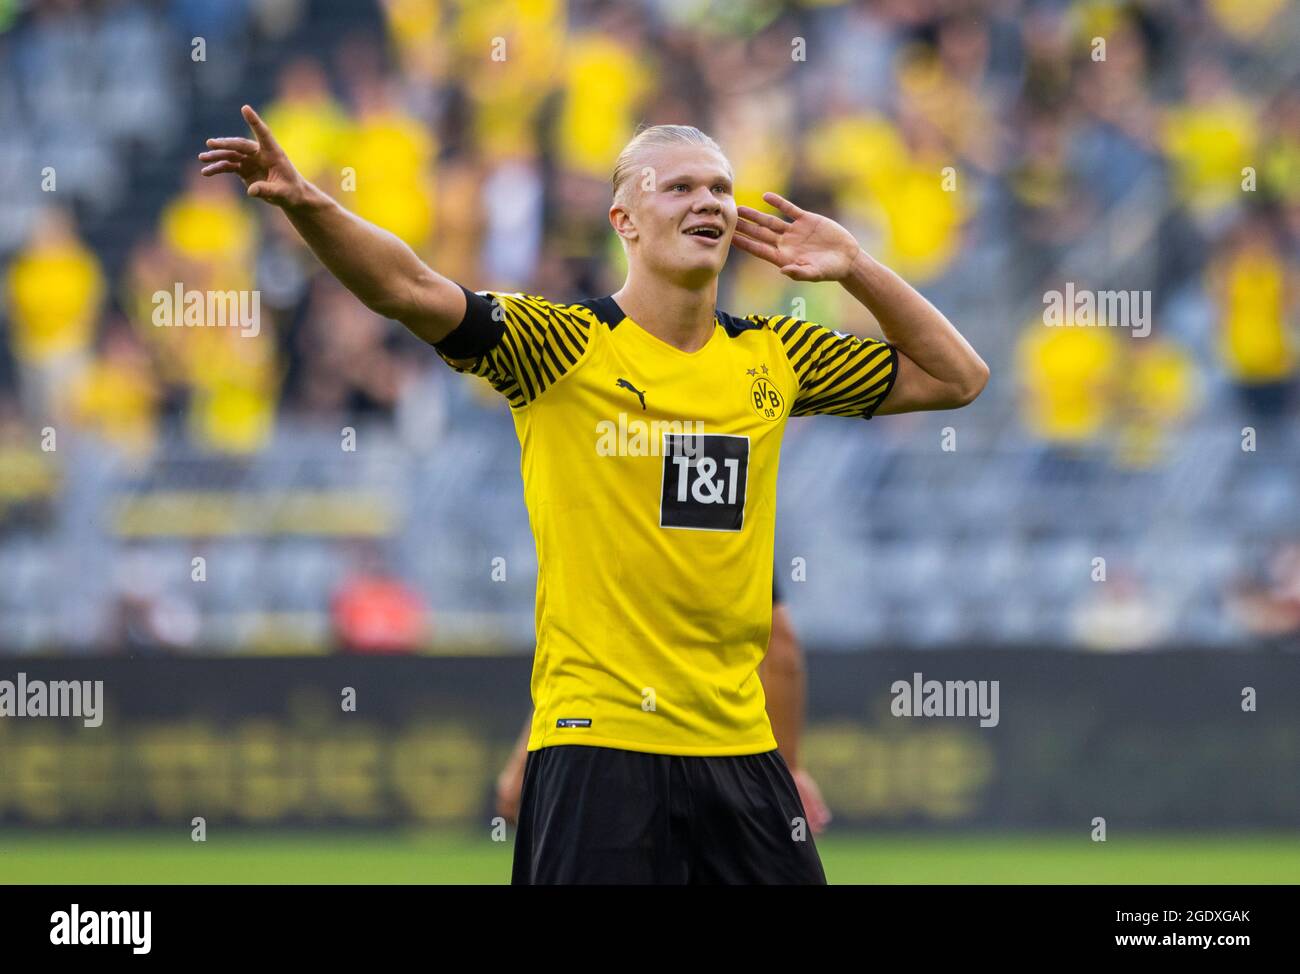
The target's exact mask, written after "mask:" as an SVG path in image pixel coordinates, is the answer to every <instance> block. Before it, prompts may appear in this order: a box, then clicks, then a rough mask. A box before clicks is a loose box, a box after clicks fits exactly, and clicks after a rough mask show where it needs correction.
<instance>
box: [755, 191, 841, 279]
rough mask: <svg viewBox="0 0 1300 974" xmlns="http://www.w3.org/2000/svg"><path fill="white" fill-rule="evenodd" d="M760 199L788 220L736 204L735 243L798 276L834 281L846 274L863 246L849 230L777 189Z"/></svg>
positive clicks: (782, 269)
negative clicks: (789, 198)
mask: <svg viewBox="0 0 1300 974" xmlns="http://www.w3.org/2000/svg"><path fill="white" fill-rule="evenodd" d="M763 199H764V200H765V201H766V202H768V203H770V204H771V205H772V206H774V207H776V208H777V209H778V210H780V211H781V213H783V214H784V215H785V216H787V217H789V218H790V220H789V222H787V221H786V220H783V219H781V218H780V217H778V216H773V215H772V214H771V213H763V212H761V211H759V210H755V209H753V208H751V207H748V206H738V207H736V214H737V216H738V217H739V219H738V220H737V221H736V233H735V235H734V236H733V237H732V238H731V244H732V246H733V247H736V248H737V249H739V250H743V251H745V253H747V254H753V255H754V256H755V257H759V258H762V259H763V260H765V261H767V262H768V263H769V264H774V265H775V266H776V267H778V268H780V270H781V273H782V274H784V275H785V276H786V277H789V278H793V279H794V280H796V281H838V280H841V279H842V278H843V277H844V276H845V275H847V274H848V272H849V269H850V268H851V267H852V266H853V261H854V259H855V258H856V257H857V256H858V253H859V251H860V249H861V248H860V247H859V246H858V242H857V240H856V239H854V236H853V234H851V233H849V232H848V231H847V230H845V229H844V228H843V227H842V226H840V225H839V224H838V223H836V222H835V221H834V220H831V219H829V218H828V217H824V216H820V215H819V214H817V213H809V212H808V211H807V210H801V209H799V207H797V206H795V205H794V204H793V203H791V202H790V201H789V200H788V199H786V198H785V197H783V196H778V195H777V194H776V193H764V194H763Z"/></svg>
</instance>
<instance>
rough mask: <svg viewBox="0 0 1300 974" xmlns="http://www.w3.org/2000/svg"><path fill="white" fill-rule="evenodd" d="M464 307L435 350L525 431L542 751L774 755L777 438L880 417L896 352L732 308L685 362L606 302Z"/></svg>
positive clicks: (498, 302) (536, 720)
mask: <svg viewBox="0 0 1300 974" xmlns="http://www.w3.org/2000/svg"><path fill="white" fill-rule="evenodd" d="M465 294H466V300H467V301H468V302H469V307H468V309H467V311H466V315H465V320H464V321H462V322H461V324H460V325H459V326H458V327H457V328H456V329H455V330H454V331H453V332H452V333H451V334H450V335H448V336H447V337H446V338H445V339H443V340H442V341H440V342H438V343H437V344H436V345H435V346H434V347H435V348H436V350H437V351H438V353H439V355H440V356H441V357H442V358H443V359H444V360H445V361H447V362H448V364H450V365H451V366H452V367H453V368H455V369H456V370H457V371H460V372H468V373H472V374H474V375H478V376H481V377H483V378H485V379H487V380H488V382H490V383H491V384H492V386H493V387H494V388H495V389H496V390H497V391H498V392H500V393H501V394H502V395H504V396H505V397H506V399H507V400H508V402H509V404H510V407H511V412H512V414H513V417H514V422H515V429H516V432H517V433H518V436H519V442H520V447H521V468H522V473H523V480H524V499H525V503H526V505H527V508H528V515H529V521H530V523H531V527H532V531H533V537H534V540H535V543H536V546H537V563H538V573H537V606H536V625H537V651H536V657H535V659H534V664H533V675H532V697H533V704H534V714H533V724H532V730H531V734H530V736H529V740H528V749H529V750H530V751H531V750H537V749H538V748H543V747H549V746H553V745H559V744H587V745H596V746H602V747H613V748H621V749H625V750H632V751H646V752H651V753H658V754H683V755H735V754H757V753H762V752H764V751H771V750H773V749H774V748H775V747H776V740H775V738H774V737H773V735H772V727H771V724H770V722H769V720H768V717H767V710H766V701H765V699H764V696H763V687H762V684H761V683H760V682H759V677H758V665H759V663H760V662H761V661H762V659H763V656H764V654H765V653H766V652H767V644H768V636H769V633H770V629H771V620H772V559H773V538H774V532H775V522H776V481H777V465H778V461H779V458H780V446H781V436H782V433H783V431H784V429H785V424H786V422H787V421H788V420H789V418H790V417H791V416H806V415H812V414H814V413H828V414H833V415H838V416H848V417H861V418H864V419H870V418H871V415H872V413H874V412H875V410H876V408H877V407H878V406H879V405H880V403H881V402H882V401H883V400H884V399H885V397H886V396H887V395H888V394H889V391H890V389H891V388H892V386H893V383H894V378H895V375H896V371H897V362H898V353H897V351H896V350H895V349H894V347H893V346H892V345H890V344H888V343H886V342H881V341H876V340H873V339H863V338H858V337H855V336H852V335H848V334H844V333H841V332H836V331H832V330H830V329H828V328H825V327H823V326H822V325H819V324H815V323H812V322H807V321H801V320H798V319H794V318H788V317H782V316H771V317H769V316H763V315H750V316H748V317H746V318H737V317H733V316H732V315H729V314H726V313H725V312H721V311H719V312H717V314H716V316H715V320H714V329H713V334H712V336H711V337H710V338H709V340H708V342H707V343H706V344H705V345H704V347H703V348H701V349H699V350H698V351H696V352H693V353H687V352H684V351H682V350H680V349H678V348H675V347H674V346H672V345H669V344H667V343H666V342H664V341H662V340H660V339H659V338H656V337H655V336H653V335H651V334H650V333H649V332H648V331H646V330H645V329H643V328H642V327H641V326H640V325H638V324H637V323H636V322H635V321H633V320H631V319H630V318H628V317H627V316H626V315H624V314H623V312H622V310H621V309H620V308H619V307H618V305H617V303H616V302H615V301H614V299H613V298H610V297H606V298H598V299H595V300H592V301H586V302H581V303H576V304H556V303H552V302H550V301H547V300H545V299H544V298H541V297H536V296H526V295H520V294H500V293H494V292H486V291H485V292H479V293H475V292H471V291H468V290H466V292H465Z"/></svg>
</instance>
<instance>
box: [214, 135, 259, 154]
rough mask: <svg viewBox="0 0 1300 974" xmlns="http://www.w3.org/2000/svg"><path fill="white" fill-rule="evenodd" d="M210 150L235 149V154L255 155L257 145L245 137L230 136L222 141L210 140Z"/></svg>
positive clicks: (221, 139)
mask: <svg viewBox="0 0 1300 974" xmlns="http://www.w3.org/2000/svg"><path fill="white" fill-rule="evenodd" d="M208 148H209V149H233V150H234V151H235V152H242V153H244V155H253V154H254V153H256V152H257V143H256V142H254V141H253V140H252V139H246V138H244V137H243V136H230V137H223V138H220V139H208Z"/></svg>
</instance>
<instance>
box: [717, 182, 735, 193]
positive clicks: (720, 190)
mask: <svg viewBox="0 0 1300 974" xmlns="http://www.w3.org/2000/svg"><path fill="white" fill-rule="evenodd" d="M713 191H714V192H715V193H730V192H731V190H730V189H729V188H728V187H726V186H724V185H723V184H722V183H718V185H716V186H714V187H713Z"/></svg>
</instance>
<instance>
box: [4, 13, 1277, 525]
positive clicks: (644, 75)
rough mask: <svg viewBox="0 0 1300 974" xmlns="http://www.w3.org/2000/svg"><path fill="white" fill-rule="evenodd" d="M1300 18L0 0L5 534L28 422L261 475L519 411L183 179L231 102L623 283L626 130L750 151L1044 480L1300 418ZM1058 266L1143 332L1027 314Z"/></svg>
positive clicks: (475, 226)
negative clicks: (951, 352) (942, 337)
mask: <svg viewBox="0 0 1300 974" xmlns="http://www.w3.org/2000/svg"><path fill="white" fill-rule="evenodd" d="M1297 17H1298V14H1297V10H1296V8H1295V6H1294V5H1292V4H1288V3H1286V0H1130V2H1114V0H879V2H847V0H802V2H793V0H624V2H617V3H615V2H593V0H569V2H565V0H378V2H374V3H367V2H361V0H355V2H354V0H348V2H346V3H344V2H342V0H339V2H322V0H317V2H309V0H221V2H216V0H212V2H205V0H152V2H151V0H35V2H21V0H0V126H2V127H3V131H4V132H5V138H4V139H3V140H0V199H2V201H3V202H2V203H0V293H2V295H3V300H2V303H0V464H3V467H4V470H5V476H4V478H3V486H2V487H0V523H4V522H5V521H7V522H8V523H10V524H14V523H19V524H22V525H25V526H30V525H31V524H33V523H36V522H38V521H39V508H40V504H39V500H40V498H42V497H46V496H49V495H50V493H51V492H53V491H56V490H57V489H58V487H59V469H58V467H57V465H55V464H54V463H53V461H52V460H51V459H50V455H49V451H48V450H44V449H42V440H41V436H42V432H43V431H53V432H55V433H57V434H58V435H67V436H68V437H69V438H70V439H78V440H80V439H86V440H92V441H94V442H96V443H97V444H100V445H102V446H105V447H107V448H110V449H112V450H114V451H117V452H118V453H119V454H120V455H121V456H122V457H124V458H125V459H126V460H127V461H129V462H131V463H135V464H140V463H148V462H149V461H150V459H151V458H153V457H156V456H158V455H159V452H160V451H162V452H163V453H165V452H166V451H167V450H168V449H172V448H173V446H172V445H173V444H174V443H176V442H177V441H183V442H184V443H185V444H186V447H187V448H189V449H197V450H199V451H204V452H208V453H212V454H218V455H223V456H228V457H231V458H235V459H238V458H249V457H256V456H257V455H258V454H259V453H261V452H262V451H265V450H267V449H268V448H269V445H270V444H271V443H272V442H273V439H274V435H275V431H276V429H277V422H278V421H281V420H282V419H283V418H284V417H296V418H301V419H302V420H303V421H306V422H316V423H319V424H321V425H322V426H329V425H331V424H332V425H333V428H336V429H337V428H338V427H339V426H340V425H343V424H344V423H346V422H351V421H358V420H379V421H383V422H388V421H390V420H392V419H393V418H394V417H396V416H397V414H398V413H399V412H400V410H401V409H402V408H403V404H404V402H405V403H408V404H409V401H410V400H412V399H414V400H420V399H421V397H423V398H424V399H425V400H428V399H429V398H430V397H432V399H433V400H435V403H434V405H432V406H430V404H429V403H428V402H425V403H424V404H423V405H420V403H419V402H417V407H418V408H422V409H425V410H426V411H427V410H429V409H432V410H433V411H435V412H436V410H437V407H436V400H437V398H438V397H439V396H444V395H446V394H447V389H450V388H452V386H453V383H455V384H456V385H455V386H454V388H455V389H456V390H457V394H462V395H464V396H465V397H466V400H467V401H468V402H470V403H473V404H475V405H476V406H480V407H481V408H483V409H485V410H500V409H501V408H502V407H501V405H500V404H499V403H497V402H496V401H495V398H494V397H493V396H491V395H490V394H489V393H488V392H487V391H486V390H484V389H483V388H482V387H481V384H480V383H478V381H477V380H472V379H468V378H464V377H455V376H451V375H450V374H447V375H442V372H441V370H440V367H439V365H438V364H437V362H436V359H435V358H434V357H433V356H432V355H431V354H429V352H428V350H427V349H424V348H422V347H421V346H419V345H418V343H416V342H414V341H413V340H411V339H409V338H407V337H406V336H404V335H403V334H401V333H400V329H398V328H397V326H395V325H394V324H393V323H392V322H386V321H383V320H381V319H378V318H376V317H375V316H374V315H372V314H371V313H369V312H368V311H367V310H366V309H364V308H363V307H362V306H360V305H359V303H357V302H356V301H355V300H353V299H352V298H351V297H350V296H349V295H348V294H347V293H346V292H344V291H342V290H341V289H340V287H339V286H338V285H337V284H335V283H334V282H333V281H332V280H331V279H330V278H329V277H328V276H327V275H325V274H324V273H323V272H322V271H321V270H320V268H319V266H318V265H317V264H316V263H315V261H314V259H313V258H312V257H311V255H310V253H309V252H307V251H306V250H305V248H304V247H303V246H302V245H301V243H300V242H299V241H298V240H297V238H296V236H295V235H294V233H293V232H292V229H291V228H290V227H289V225H288V223H287V221H286V220H285V219H284V218H283V217H282V215H281V214H279V213H278V212H277V211H274V210H272V209H271V208H269V207H266V206H263V205H261V204H254V203H253V202H250V201H247V200H246V199H244V197H243V194H242V187H241V185H240V184H239V182H238V181H237V180H236V179H234V178H233V177H225V178H220V179H206V180H205V179H202V178H200V177H199V176H198V170H199V164H198V163H197V161H196V159H195V155H196V154H197V153H198V152H199V151H202V149H203V139H204V138H206V137H208V136H212V135H232V134H243V133H242V132H241V131H240V129H241V125H240V119H239V115H238V106H239V105H240V104H241V103H242V102H245V101H248V102H251V103H253V104H254V105H255V106H256V107H257V108H258V109H259V110H260V111H261V112H262V114H263V117H264V118H265V119H266V120H267V122H268V124H269V125H270V127H271V129H272V131H273V132H275V133H276V136H277V138H278V139H279V141H280V142H281V144H282V145H283V146H284V148H285V149H286V150H287V152H288V154H289V156H290V158H292V159H293V160H294V162H295V163H296V164H297V166H298V168H299V169H300V170H301V171H302V172H303V174H304V175H305V176H307V177H308V178H309V179H311V180H313V181H315V182H317V183H318V184H319V185H320V186H322V187H323V188H324V189H326V190H327V191H329V192H330V193H331V194H333V195H334V196H335V197H336V198H338V199H339V200H340V201H342V202H343V203H344V204H345V205H347V206H348V207H350V208H352V209H353V210H355V211H356V212H357V213H359V214H360V215H362V216H364V217H366V218H367V219H370V220H373V221H374V222H376V223H378V224H380V225H382V226H384V227H386V228H388V229H390V230H392V231H393V232H394V233H396V234H398V235H399V236H400V237H402V238H403V239H404V240H406V241H407V242H408V243H409V244H410V245H411V246H412V247H413V248H414V249H415V250H416V251H417V252H418V253H419V254H421V255H422V256H423V257H425V258H426V259H427V260H428V261H429V262H430V263H431V265H432V266H433V267H435V268H437V269H438V270H439V271H440V272H442V273H443V274H445V275H447V276H449V277H452V278H453V279H455V280H457V281H460V282H462V283H465V284H466V285H469V286H472V287H476V288H484V287H493V288H497V289H503V290H523V291H527V292H528V293H538V294H544V295H546V296H548V297H552V298H555V299H568V298H572V299H577V298H580V297H586V296H593V295H599V294H606V293H609V292H610V291H612V290H614V289H616V288H617V287H618V285H619V283H620V282H621V273H622V269H623V263H622V262H623V259H624V258H623V255H622V251H621V249H620V248H619V247H618V246H617V244H616V241H615V238H614V236H613V234H612V233H611V232H610V231H609V228H608V224H607V220H606V215H605V214H606V210H607V207H608V201H609V174H610V170H611V168H612V164H613V161H614V159H615V157H616V155H617V153H618V151H619V149H620V148H621V146H622V145H623V144H624V142H625V141H626V140H627V138H628V137H629V136H630V135H631V134H632V132H633V131H634V129H635V127H636V126H637V125H638V123H642V122H644V123H658V122H689V123H693V124H696V125H698V126H699V127H701V128H703V129H704V130H706V131H708V132H709V133H710V134H712V135H713V136H714V137H715V138H717V139H718V141H719V142H720V143H721V145H722V146H723V148H724V149H725V150H726V152H727V153H728V155H729V156H730V158H731V159H732V161H733V163H734V165H735V168H736V174H737V183H736V195H737V198H738V200H739V202H741V203H746V204H749V205H753V206H762V205H763V204H762V203H761V200H760V195H761V193H763V192H764V191H768V190H773V191H777V192H780V193H782V194H784V195H786V196H789V197H791V198H793V199H795V200H796V201H797V202H798V203H800V205H802V206H804V207H805V208H808V209H814V210H817V211H819V212H824V213H826V214H827V215H830V216H832V217H834V218H835V219H837V220H839V221H841V222H842V223H844V224H845V225H846V226H848V227H849V228H850V229H851V230H853V231H854V232H855V233H856V234H857V235H858V237H859V239H860V240H861V241H862V242H863V244H864V246H866V248H867V249H868V250H869V251H871V252H872V253H873V254H875V255H876V256H878V257H879V258H880V259H881V260H883V261H884V262H885V263H887V264H888V265H890V266H891V267H893V268H895V269H896V270H897V271H898V272H899V273H901V274H902V275H903V276H905V277H906V278H907V279H908V280H910V281H911V282H913V283H914V284H916V285H917V286H919V287H920V288H921V289H922V290H923V291H924V292H925V293H926V294H927V295H928V296H930V297H931V298H932V300H934V301H935V302H936V303H937V304H938V305H939V306H940V307H941V309H942V310H944V311H945V312H946V313H947V314H948V315H949V316H950V317H951V318H953V320H954V321H955V322H957V324H958V326H959V327H960V328H962V330H963V331H964V332H966V333H967V334H969V335H970V336H971V338H972V340H973V341H974V342H975V344H976V345H977V347H979V348H980V349H981V352H982V353H984V355H985V358H986V359H988V360H989V361H990V363H991V365H992V367H993V371H994V375H995V377H996V378H995V384H994V387H991V389H990V392H991V393H992V394H993V395H992V397H988V398H992V399H994V400H995V401H996V400H998V399H999V397H1000V398H1001V400H1002V401H1004V402H1005V403H1006V404H1007V407H1008V410H1007V414H1008V416H1009V417H1011V418H1010V419H1009V424H1010V434H1011V435H1012V436H1014V437H1018V438H1021V439H1023V440H1024V441H1025V442H1027V443H1029V444H1031V445H1037V446H1038V447H1041V448H1042V450H1043V451H1044V455H1045V456H1047V457H1048V458H1049V459H1050V460H1051V461H1052V462H1053V463H1055V462H1058V461H1060V462H1072V461H1074V460H1077V459H1078V458H1079V457H1080V456H1084V457H1087V458H1089V462H1094V461H1096V460H1097V458H1098V457H1100V462H1101V463H1102V464H1103V465H1110V466H1116V467H1127V468H1139V469H1140V468H1144V467H1149V466H1151V465H1158V464H1159V463H1161V462H1162V460H1163V458H1164V456H1165V450H1166V444H1167V441H1168V438H1169V436H1170V435H1172V434H1174V433H1175V432H1176V430H1177V429H1178V428H1179V427H1180V426H1181V425H1182V424H1185V423H1187V422H1188V421H1189V420H1190V419H1192V418H1194V417H1195V416H1196V415H1197V414H1198V413H1199V412H1200V411H1203V410H1211V409H1213V410H1222V409H1229V410H1235V411H1239V412H1240V414H1241V416H1242V417H1243V422H1247V423H1250V424H1254V425H1257V426H1259V427H1260V428H1261V429H1269V428H1272V427H1271V426H1270V424H1277V423H1284V422H1286V421H1287V420H1288V419H1290V420H1294V419H1295V417H1296V414H1297V396H1296V381H1297V368H1298V367H1300V345H1298V344H1297V330H1296V325H1297V321H1296V318H1297V315H1296V310H1297V293H1298V292H1297V288H1296V284H1297V278H1296V257H1297V241H1300V178H1298V177H1300V84H1297V80H1298V79H1297V70H1298V69H1297V63H1296V60H1295V57H1294V50H1295V46H1296V41H1297V38H1298V37H1300V25H1298V24H1297ZM1098 254H1100V255H1102V256H1101V257H1100V258H1098V257H1097V255H1098ZM1067 281H1069V282H1071V283H1073V284H1074V285H1075V286H1077V287H1079V288H1092V289H1098V290H1103V289H1111V288H1123V289H1129V288H1132V289H1141V290H1145V291H1149V292H1150V293H1151V295H1152V298H1153V314H1152V321H1153V327H1152V329H1151V333H1150V335H1149V336H1147V337H1145V338H1135V337H1132V336H1130V335H1129V334H1126V333H1125V332H1124V330H1123V329H1120V328H1117V327H1068V328H1046V327H1044V326H1043V319H1042V313H1043V295H1044V293H1045V292H1046V291H1049V290H1052V289H1059V288H1062V287H1064V286H1065V284H1066V283H1067ZM177 283H181V284H183V286H184V288H185V289H187V290H198V291H210V290H211V291H221V292H225V291H248V290H251V289H257V290H258V292H259V293H260V309H261V321H260V327H259V330H258V334H257V335H256V336H255V337H249V336H247V335H243V334H241V333H240V332H239V331H238V330H236V329H233V328H166V327H158V322H157V318H156V311H157V301H156V299H155V295H156V294H157V293H158V292H160V291H161V292H169V293H170V292H171V291H172V289H173V287H174V286H175V285H176V284H177ZM721 301H722V305H723V307H725V308H727V309H729V310H731V311H733V312H738V313H742V314H743V313H749V312H752V311H760V312H784V313H796V314H799V315H800V316H802V317H806V318H809V319H812V320H817V321H822V322H825V323H827V324H831V325H833V326H834V327H838V328H842V329H846V330H852V331H859V332H863V333H867V332H870V331H871V330H872V329H873V327H874V326H873V323H872V322H871V320H870V317H869V315H867V313H866V312H865V311H864V310H863V309H862V308H860V307H859V306H857V305H856V304H854V303H853V302H852V301H851V300H850V299H848V298H847V296H846V295H845V294H843V293H842V292H841V289H838V288H833V287H826V286H819V287H818V286H807V285H802V286H801V285H795V284H793V283H792V282H789V281H787V280H785V279H784V278H782V277H780V275H777V274H774V273H772V272H771V270H770V268H767V267H765V266H763V265H761V264H760V263H759V262H757V261H750V260H746V259H745V258H744V257H743V255H736V256H734V257H733V258H732V261H731V266H729V267H728V270H727V274H726V277H725V278H724V283H723V295H722V299H721ZM1109 324H1110V325H1112V326H1113V325H1114V324H1116V323H1114V322H1111V323H1109ZM435 373H436V374H437V378H431V376H433V375H434V374H435ZM461 383H465V384H467V385H465V387H464V390H462V388H461V385H460V384H461ZM1068 469H1070V470H1072V471H1075V472H1077V471H1078V469H1079V468H1077V467H1069V468H1068Z"/></svg>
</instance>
